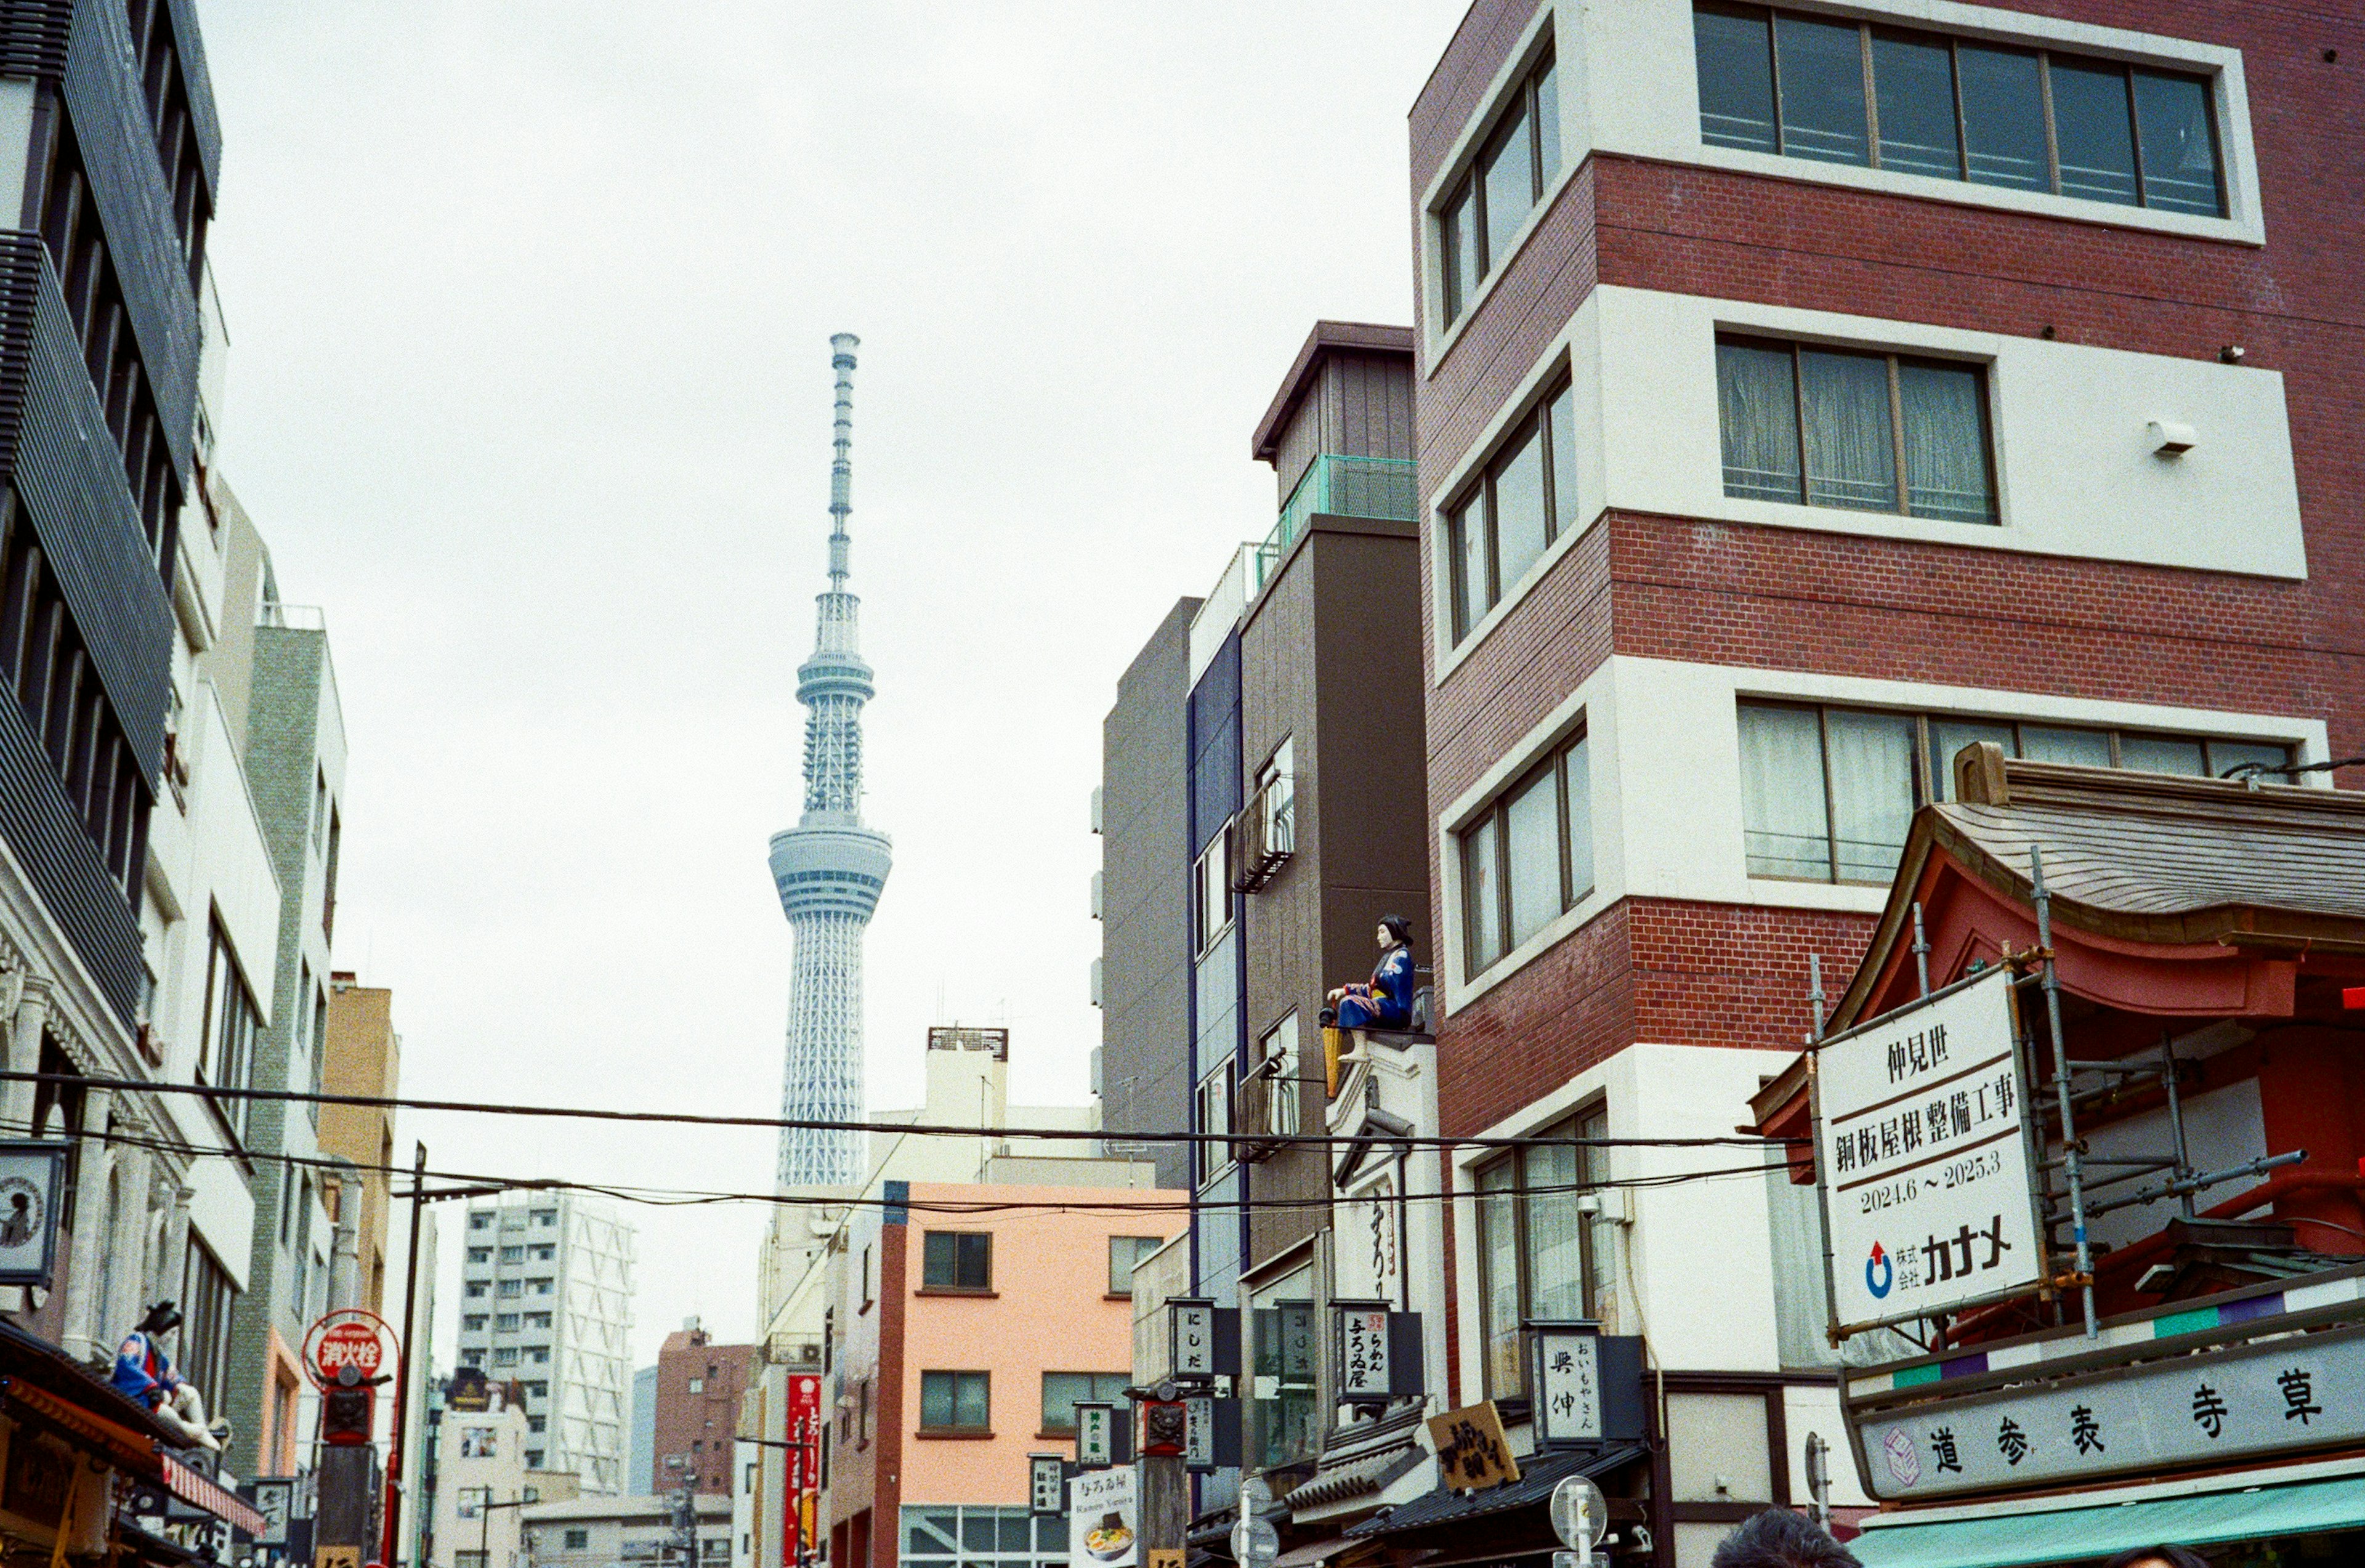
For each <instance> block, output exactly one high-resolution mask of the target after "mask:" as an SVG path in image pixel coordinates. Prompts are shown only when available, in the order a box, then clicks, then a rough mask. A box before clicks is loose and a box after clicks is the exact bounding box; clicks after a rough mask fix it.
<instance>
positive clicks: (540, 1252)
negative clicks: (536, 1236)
mask: <svg viewBox="0 0 2365 1568" xmlns="http://www.w3.org/2000/svg"><path fill="white" fill-rule="evenodd" d="M527 1250H528V1251H529V1253H530V1254H531V1255H532V1258H533V1260H534V1261H535V1262H537V1263H547V1262H550V1261H552V1260H555V1258H557V1256H558V1249H557V1248H556V1247H555V1246H554V1245H553V1244H552V1243H550V1242H547V1241H544V1242H542V1243H540V1244H539V1245H537V1246H534V1247H532V1248H529V1249H527Z"/></svg>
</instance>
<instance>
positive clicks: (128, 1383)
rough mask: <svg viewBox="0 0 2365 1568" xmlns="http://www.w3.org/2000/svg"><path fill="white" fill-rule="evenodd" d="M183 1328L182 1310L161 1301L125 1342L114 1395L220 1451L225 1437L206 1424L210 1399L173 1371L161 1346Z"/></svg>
mask: <svg viewBox="0 0 2365 1568" xmlns="http://www.w3.org/2000/svg"><path fill="white" fill-rule="evenodd" d="M180 1326H181V1309H180V1308H179V1307H177V1306H174V1305H173V1304H172V1303H171V1302H169V1301H160V1302H158V1303H157V1304H156V1305H153V1306H151V1307H150V1308H149V1309H148V1314H147V1316H144V1317H142V1318H140V1327H137V1328H134V1329H133V1330H132V1331H131V1332H130V1333H129V1334H127V1335H125V1336H124V1337H123V1343H122V1344H121V1345H120V1346H118V1347H117V1349H116V1352H115V1376H114V1378H113V1379H112V1382H113V1383H114V1384H115V1391H116V1392H117V1393H118V1394H123V1395H125V1396H126V1397H128V1398H129V1399H133V1400H136V1401H137V1402H138V1403H139V1404H140V1406H143V1407H145V1408H146V1409H147V1410H149V1411H150V1412H151V1413H152V1414H153V1415H154V1416H155V1417H156V1419H158V1420H159V1421H162V1422H163V1423H164V1425H166V1426H167V1427H170V1428H173V1429H174V1431H176V1432H178V1433H180V1434H181V1435H182V1437H184V1438H185V1439H187V1440H188V1441H190V1442H193V1443H196V1444H198V1445H199V1446H200V1447H203V1448H208V1449H213V1450H217V1451H219V1450H220V1448H221V1435H220V1434H218V1433H216V1432H215V1431H213V1430H212V1429H210V1428H208V1427H207V1424H206V1401H205V1396H204V1395H203V1394H199V1393H198V1392H197V1385H196V1384H195V1383H191V1382H189V1381H188V1380H187V1379H186V1378H184V1377H183V1376H182V1375H181V1374H180V1373H178V1372H174V1370H173V1358H172V1357H170V1356H168V1355H166V1354H165V1353H164V1347H163V1345H161V1344H159V1343H157V1341H158V1339H159V1338H162V1337H163V1335H165V1334H168V1333H170V1332H171V1331H172V1330H174V1328H177V1327H180Z"/></svg>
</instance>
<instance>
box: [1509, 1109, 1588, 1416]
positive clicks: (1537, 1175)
mask: <svg viewBox="0 0 2365 1568" xmlns="http://www.w3.org/2000/svg"><path fill="white" fill-rule="evenodd" d="M1608 1126H1609V1122H1608V1114H1606V1113H1605V1112H1601V1111H1593V1112H1589V1113H1587V1114H1583V1115H1580V1116H1577V1117H1575V1118H1572V1119H1571V1120H1569V1121H1565V1122H1562V1123H1560V1124H1558V1125H1557V1126H1550V1127H1546V1128H1545V1129H1544V1130H1543V1131H1542V1132H1541V1133H1539V1134H1537V1135H1536V1136H1537V1137H1538V1139H1539V1140H1540V1141H1539V1142H1537V1143H1535V1144H1531V1145H1530V1146H1528V1147H1526V1148H1520V1149H1517V1150H1514V1151H1513V1152H1512V1153H1511V1154H1509V1155H1508V1156H1506V1157H1504V1158H1503V1159H1498V1160H1496V1161H1495V1163H1493V1164H1492V1165H1487V1166H1484V1167H1481V1168H1480V1170H1478V1172H1477V1186H1478V1269H1479V1308H1480V1314H1481V1333H1482V1335H1483V1337H1484V1339H1485V1367H1486V1394H1487V1395H1488V1397H1490V1398H1496V1399H1505V1398H1516V1397H1518V1396H1519V1395H1521V1394H1525V1393H1526V1392H1527V1381H1526V1380H1527V1372H1526V1370H1525V1368H1524V1367H1522V1365H1521V1364H1520V1359H1519V1323H1520V1320H1521V1319H1523V1318H1562V1319H1566V1318H1597V1317H1599V1316H1601V1315H1602V1314H1603V1313H1604V1312H1606V1311H1609V1310H1612V1309H1613V1305H1614V1304H1613V1302H1612V1299H1611V1292H1610V1273H1609V1271H1610V1267H1611V1256H1610V1248H1609V1236H1608V1231H1607V1230H1606V1228H1604V1227H1603V1226H1602V1225H1601V1223H1600V1222H1599V1221H1598V1220H1588V1218H1587V1217H1586V1215H1581V1214H1580V1213H1578V1211H1577V1206H1576V1197H1577V1194H1578V1193H1580V1192H1582V1191H1584V1190H1585V1189H1586V1188H1588V1187H1594V1186H1597V1185H1599V1184H1600V1183H1601V1182H1604V1181H1606V1180H1607V1179H1608V1151H1607V1150H1605V1149H1602V1148H1598V1147H1594V1148H1578V1147H1575V1146H1574V1145H1571V1144H1566V1143H1563V1144H1558V1145H1554V1144H1552V1143H1550V1142H1547V1141H1541V1140H1548V1139H1552V1138H1600V1137H1608Z"/></svg>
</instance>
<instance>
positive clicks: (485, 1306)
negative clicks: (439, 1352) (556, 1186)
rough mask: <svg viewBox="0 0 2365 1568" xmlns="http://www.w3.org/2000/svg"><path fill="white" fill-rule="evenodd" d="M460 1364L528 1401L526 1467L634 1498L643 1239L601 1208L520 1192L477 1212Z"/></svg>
mask: <svg viewBox="0 0 2365 1568" xmlns="http://www.w3.org/2000/svg"><path fill="white" fill-rule="evenodd" d="M461 1245H462V1246H463V1247H464V1248H465V1249H466V1252H465V1256H464V1257H463V1259H462V1260H461V1261H462V1267H461V1285H460V1364H461V1365H463V1366H471V1367H482V1368H483V1369H484V1370H485V1375H486V1376H487V1377H488V1378H490V1379H491V1380H493V1381H494V1382H495V1383H506V1382H510V1381H514V1382H516V1383H519V1384H520V1385H521V1388H522V1390H523V1394H524V1410H525V1415H526V1424H527V1433H526V1436H527V1439H528V1448H527V1452H526V1462H527V1463H528V1465H530V1466H531V1467H532V1468H535V1469H541V1470H564V1471H571V1472H573V1473H575V1474H577V1475H578V1476H580V1477H581V1478H582V1482H583V1489H584V1491H586V1492H587V1493H596V1494H602V1495H611V1494H616V1493H621V1492H622V1491H623V1490H624V1455H625V1449H626V1445H627V1442H628V1439H629V1437H630V1433H629V1431H628V1429H627V1428H628V1423H629V1417H630V1415H631V1397H632V1383H633V1366H632V1360H631V1357H630V1355H629V1353H628V1346H627V1341H628V1338H629V1336H630V1333H631V1330H632V1325H633V1227H632V1226H630V1225H627V1224H625V1223H624V1222H623V1221H622V1220H620V1219H619V1218H618V1217H617V1216H616V1214H615V1211H614V1210H613V1209H612V1208H611V1207H610V1206H609V1205H607V1204H604V1203H601V1202H600V1201H599V1200H597V1199H593V1198H587V1197H585V1196H583V1195H582V1194H579V1193H511V1194H509V1195H507V1196H504V1197H503V1198H501V1199H500V1200H499V1201H498V1202H495V1203H483V1204H471V1205H470V1206H469V1209H468V1221H467V1226H466V1228H465V1230H464V1231H463V1232H462V1236H461Z"/></svg>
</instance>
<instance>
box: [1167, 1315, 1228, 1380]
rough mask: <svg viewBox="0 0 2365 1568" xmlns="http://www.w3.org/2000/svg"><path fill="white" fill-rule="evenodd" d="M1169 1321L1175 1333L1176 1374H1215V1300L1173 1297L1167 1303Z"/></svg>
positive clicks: (1172, 1332) (1171, 1329) (1174, 1365)
mask: <svg viewBox="0 0 2365 1568" xmlns="http://www.w3.org/2000/svg"><path fill="white" fill-rule="evenodd" d="M1166 1314H1167V1319H1166V1320H1167V1325H1168V1328H1169V1331H1170V1332H1171V1334H1172V1335H1173V1339H1174V1343H1173V1345H1172V1347H1171V1349H1172V1350H1173V1365H1172V1368H1171V1371H1172V1372H1173V1374H1174V1375H1175V1376H1176V1377H1213V1376H1215V1375H1216V1304H1215V1303H1214V1302H1212V1301H1184V1300H1179V1299H1171V1298H1170V1299H1169V1300H1168V1302H1167V1303H1166Z"/></svg>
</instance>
